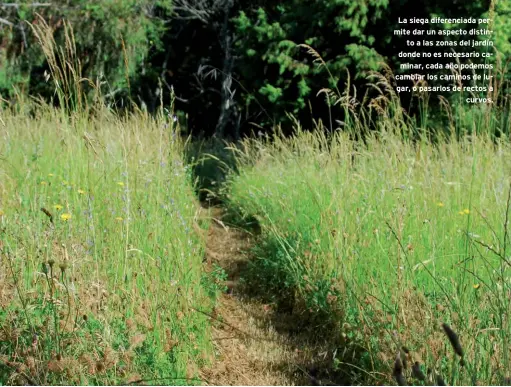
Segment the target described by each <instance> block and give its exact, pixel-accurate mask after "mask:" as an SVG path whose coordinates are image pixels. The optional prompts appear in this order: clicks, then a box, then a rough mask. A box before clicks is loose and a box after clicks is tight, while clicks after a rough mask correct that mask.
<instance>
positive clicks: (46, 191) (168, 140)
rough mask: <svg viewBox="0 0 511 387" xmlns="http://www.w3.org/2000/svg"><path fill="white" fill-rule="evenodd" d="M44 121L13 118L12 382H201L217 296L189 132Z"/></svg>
mask: <svg viewBox="0 0 511 387" xmlns="http://www.w3.org/2000/svg"><path fill="white" fill-rule="evenodd" d="M35 112H36V116H35V117H34V116H29V115H28V114H24V113H20V112H18V113H12V112H11V111H9V110H3V111H1V112H0V116H1V118H2V120H1V121H0V136H1V138H2V140H1V141H0V214H1V215H0V232H1V238H0V244H1V259H0V305H1V308H0V354H1V355H0V384H6V383H9V384H13V383H26V382H27V381H28V382H29V383H36V384H119V383H121V384H125V383H127V382H130V381H131V382H133V381H136V380H139V379H144V380H148V383H150V384H184V385H186V384H197V383H199V381H198V380H197V378H198V368H199V367H200V366H202V365H204V364H205V363H206V361H207V359H208V358H209V356H210V355H211V354H212V345H211V342H210V337H209V332H210V330H209V328H210V324H209V322H208V321H207V317H205V316H204V315H203V314H201V313H197V312H196V311H195V310H194V308H195V309H199V310H204V311H208V310H211V308H212V306H213V303H214V296H215V295H216V292H217V289H216V288H215V287H214V286H212V285H211V281H210V279H209V278H207V277H206V275H205V274H204V273H203V268H202V257H203V252H204V242H205V241H204V240H202V239H201V237H200V232H198V231H197V228H198V227H200V226H199V225H198V222H199V223H200V222H202V221H201V220H198V219H197V203H196V201H195V197H194V194H193V188H192V184H191V183H192V182H191V173H190V169H189V167H188V166H185V165H184V163H183V159H182V154H183V149H184V144H183V141H182V140H181V138H180V136H179V134H178V131H177V129H176V128H175V127H173V126H172V123H167V122H166V121H165V120H164V119H163V118H151V117H148V116H147V115H144V114H142V113H140V114H135V115H132V116H130V117H126V118H119V117H116V116H114V115H112V114H110V113H108V112H107V111H106V109H105V110H104V111H100V112H99V113H98V114H96V115H95V117H96V118H91V117H87V115H86V114H80V113H75V114H72V115H70V116H67V115H63V114H62V113H61V112H60V111H59V110H56V109H53V108H47V107H38V108H37V109H36V110H35ZM43 208H44V211H43V210H42V209H43ZM50 216H51V218H50ZM202 227H207V224H202Z"/></svg>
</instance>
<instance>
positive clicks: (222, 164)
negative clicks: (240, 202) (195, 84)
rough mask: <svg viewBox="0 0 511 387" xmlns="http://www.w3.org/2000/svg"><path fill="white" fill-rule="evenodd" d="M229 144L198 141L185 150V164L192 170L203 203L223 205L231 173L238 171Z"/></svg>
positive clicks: (205, 140)
mask: <svg viewBox="0 0 511 387" xmlns="http://www.w3.org/2000/svg"><path fill="white" fill-rule="evenodd" d="M227 147H228V144H227V143H226V142H225V141H222V140H219V139H215V138H212V139H197V140H195V141H192V142H190V143H188V144H187V145H186V147H185V150H184V158H185V163H186V164H187V165H189V166H190V167H191V169H192V178H193V181H194V185H195V193H196V195H197V197H198V198H199V200H200V201H201V202H202V203H206V204H207V205H208V206H210V205H218V204H222V202H223V200H224V196H223V189H224V184H225V181H226V177H227V175H228V173H229V171H236V160H235V158H234V153H233V151H232V150H229V149H227Z"/></svg>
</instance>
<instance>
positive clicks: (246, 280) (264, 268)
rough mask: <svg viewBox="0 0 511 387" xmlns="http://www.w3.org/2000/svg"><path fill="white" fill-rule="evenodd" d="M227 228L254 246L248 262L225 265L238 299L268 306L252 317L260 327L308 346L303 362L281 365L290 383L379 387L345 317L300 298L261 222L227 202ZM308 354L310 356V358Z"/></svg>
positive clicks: (224, 217)
mask: <svg viewBox="0 0 511 387" xmlns="http://www.w3.org/2000/svg"><path fill="white" fill-rule="evenodd" d="M220 220H221V221H222V223H223V224H224V225H225V226H228V227H232V228H237V229H242V230H244V232H246V235H247V237H250V239H251V240H252V242H251V243H250V244H249V246H248V247H247V248H246V249H245V251H244V256H245V257H248V259H239V260H237V261H236V262H233V264H227V265H225V266H224V270H225V271H226V274H227V277H228V280H229V281H231V282H236V283H237V286H236V293H235V295H236V296H237V297H238V298H239V299H242V300H249V301H251V302H255V303H256V304H261V305H267V306H269V312H268V313H267V314H265V315H259V314H258V313H254V314H253V316H252V317H253V318H254V319H255V320H256V321H257V323H258V324H259V325H260V326H264V327H265V328H267V329H268V328H270V327H271V329H274V330H275V331H276V332H278V333H279V334H280V335H281V336H282V337H285V341H286V342H288V343H289V344H290V346H291V347H293V348H306V351H305V352H306V353H307V356H306V357H303V358H301V359H300V361H299V362H297V363H293V364H291V367H290V363H285V364H282V367H281V370H282V371H284V370H290V369H294V370H295V371H294V372H293V374H292V375H288V376H289V378H290V380H294V381H295V383H298V384H300V385H311V384H312V385H354V384H375V380H374V379H368V378H367V375H368V373H367V372H364V371H363V370H367V369H371V367H370V360H369V357H368V354H367V353H366V351H365V350H364V348H363V346H362V343H360V342H358V341H357V340H356V338H354V337H351V338H350V337H347V336H346V335H343V334H342V323H343V313H342V312H341V313H340V314H337V315H333V314H331V313H330V314H329V313H327V312H325V311H321V310H317V309H316V310H315V309H312V308H309V307H308V306H307V305H306V303H305V301H304V299H303V297H301V296H300V295H299V292H298V289H297V287H296V286H295V285H294V284H293V281H292V279H291V278H290V276H289V274H288V272H287V271H286V270H285V269H283V268H282V266H281V265H280V264H279V263H278V262H279V257H278V254H279V249H278V245H277V244H276V242H274V241H272V240H270V239H268V238H266V237H265V236H264V234H263V233H261V228H260V226H259V224H258V222H257V219H256V218H254V217H252V216H244V215H243V213H242V212H241V211H240V210H239V209H237V208H233V207H229V202H228V201H225V202H224V203H223V212H222V215H221V219H220ZM309 354H310V355H309Z"/></svg>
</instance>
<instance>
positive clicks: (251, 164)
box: [226, 76, 511, 385]
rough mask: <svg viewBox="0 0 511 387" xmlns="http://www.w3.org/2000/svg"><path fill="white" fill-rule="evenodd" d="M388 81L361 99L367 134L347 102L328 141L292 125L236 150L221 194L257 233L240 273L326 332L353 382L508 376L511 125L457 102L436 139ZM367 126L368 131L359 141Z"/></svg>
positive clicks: (334, 357)
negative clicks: (251, 256) (287, 131)
mask: <svg viewBox="0 0 511 387" xmlns="http://www.w3.org/2000/svg"><path fill="white" fill-rule="evenodd" d="M385 82H386V81H385V78H384V77H383V76H380V77H379V78H378V85H379V88H380V90H382V94H381V95H380V97H377V98H375V99H374V100H373V101H369V107H370V108H371V106H372V107H373V108H376V109H375V110H373V113H374V112H376V115H377V118H376V119H371V120H372V121H371V122H370V123H371V125H374V126H376V128H377V129H376V130H375V131H372V132H369V131H368V130H367V129H368V127H369V126H368V125H369V120H370V119H369V118H368V117H374V115H372V113H371V112H369V113H367V114H366V112H365V111H362V112H361V113H360V114H356V113H354V112H353V113H352V112H351V111H349V112H348V113H349V117H350V120H349V121H348V120H346V122H351V123H348V124H345V127H344V128H343V131H342V132H341V131H336V132H335V133H333V134H332V135H330V136H326V135H325V134H324V133H325V131H324V130H323V128H322V127H321V124H319V127H318V128H317V129H316V130H314V131H312V132H307V131H303V130H302V129H301V128H300V127H299V125H298V124H297V128H296V133H295V135H293V136H291V137H289V138H284V137H282V136H280V135H279V134H278V133H277V134H275V135H274V136H273V137H271V138H268V139H246V140H245V141H243V142H242V143H241V144H239V145H237V146H232V147H231V148H230V149H231V150H232V152H233V153H234V154H235V155H236V157H237V171H238V172H237V173H232V174H231V176H230V178H229V179H228V180H229V185H228V187H227V194H226V197H227V202H228V204H229V206H231V207H232V208H235V209H238V210H240V211H241V212H242V213H244V214H246V215H247V216H248V215H251V216H255V217H256V218H257V219H258V220H259V223H260V225H261V227H262V230H263V234H262V238H261V242H260V245H259V247H258V248H257V250H256V251H255V254H256V256H257V259H256V260H255V261H254V263H253V268H252V271H251V272H252V274H251V275H250V276H249V278H248V279H247V280H248V281H251V282H253V283H256V284H257V286H259V287H260V288H264V289H266V293H267V294H269V295H270V298H273V299H274V301H275V302H277V303H281V304H284V303H286V302H289V300H290V299H291V300H292V303H293V314H295V315H296V317H297V318H305V316H306V317H307V321H309V323H310V322H313V323H314V324H315V327H316V328H314V329H315V331H316V332H321V333H317V335H318V337H323V338H324V337H328V339H329V340H331V343H332V345H331V348H332V350H331V352H330V353H329V354H328V356H330V360H331V363H332V367H333V368H337V369H338V370H339V372H341V373H343V374H344V375H349V376H350V378H351V380H352V381H353V383H358V382H361V383H369V384H383V383H391V382H392V380H391V378H392V377H393V376H394V378H396V379H397V381H398V383H401V382H404V381H403V379H399V378H400V377H401V376H403V378H405V379H406V378H408V382H411V381H412V380H413V376H414V375H415V376H416V377H417V375H419V372H418V370H421V372H423V373H424V374H426V371H428V372H427V380H424V381H417V383H419V384H423V383H430V384H435V383H437V384H438V383H439V381H438V380H437V379H436V377H437V376H438V377H440V378H444V379H445V381H446V382H447V383H450V384H475V383H476V382H477V383H484V384H490V385H493V384H502V383H504V384H505V383H506V381H507V380H508V378H509V356H510V353H509V339H510V337H511V336H510V333H511V332H510V329H511V327H510V325H509V312H510V310H509V297H510V294H511V287H510V277H509V266H510V257H509V251H510V250H509V249H510V247H511V246H510V243H511V238H510V236H509V232H508V229H509V223H508V219H509V206H510V200H509V198H510V196H509V195H510V192H511V185H510V183H511V181H510V179H509V176H510V173H511V144H510V142H509V139H508V138H507V136H504V135H502V133H508V128H507V125H508V123H506V122H505V121H499V120H498V119H496V117H498V116H501V113H500V112H499V111H497V108H495V109H494V111H493V112H491V117H494V118H495V119H489V120H484V119H483V118H484V117H487V116H488V114H480V115H479V117H480V118H481V119H480V120H470V119H468V116H469V115H471V114H472V115H474V114H476V115H477V114H478V112H479V110H481V112H483V111H484V110H486V108H484V109H470V110H468V109H465V113H464V115H462V114H461V113H457V114H456V115H451V116H450V117H449V119H450V128H451V130H448V131H446V133H447V134H446V135H443V134H442V132H441V131H437V133H439V134H438V135H436V136H435V137H434V138H433V137H432V136H431V134H430V133H431V131H429V130H428V129H427V128H422V127H417V126H416V125H414V122H413V120H411V119H410V117H407V116H406V115H405V114H403V113H401V111H402V110H401V107H400V104H399V100H398V98H397V96H396V95H395V94H393V92H392V91H391V88H390V87H385V86H386V84H385ZM387 85H388V84H387ZM341 99H342V98H339V100H340V102H341V104H342V100H341ZM344 100H345V101H347V100H348V98H344ZM445 106H447V105H445ZM347 110H349V107H347ZM459 111H463V109H459ZM486 113H487V112H486ZM491 117H490V118H491ZM485 123H486V126H483V125H484V124H485ZM476 125H477V127H476ZM364 128H365V129H366V130H364V131H363V132H364V133H370V134H368V135H366V136H365V138H364V140H363V141H362V140H355V139H354V138H356V136H353V133H360V132H361V129H364ZM495 133H500V135H499V137H496V136H494V134H495ZM361 137H363V136H359V137H358V138H361ZM311 318H312V320H311ZM442 324H448V325H447V327H448V329H447V330H446V329H445V328H442ZM321 327H323V330H321ZM448 332H455V336H452V335H450V334H448ZM453 337H456V338H457V340H458V338H459V340H460V341H461V345H462V348H463V356H459V355H458V354H457V353H458V352H459V351H458V350H459V348H458V347H456V346H453V347H452V348H451V344H452V343H453V341H452V340H451V339H452V338H453ZM450 342H451V343H450ZM458 344H459V342H458ZM403 347H404V348H405V349H404V350H403ZM453 349H454V351H453ZM396 354H397V355H396ZM396 356H397V357H396ZM460 358H462V359H460ZM402 363H405V365H406V363H408V368H406V367H405V368H404V369H405V371H406V372H404V373H403V372H402V370H403V365H402ZM400 364H401V365H400ZM410 364H414V368H415V371H414V370H413V369H412V367H410ZM423 376H425V375H423ZM425 377H426V376H425ZM418 379H421V378H420V377H419V378H418Z"/></svg>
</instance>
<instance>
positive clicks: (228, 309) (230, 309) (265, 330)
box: [201, 208, 314, 385]
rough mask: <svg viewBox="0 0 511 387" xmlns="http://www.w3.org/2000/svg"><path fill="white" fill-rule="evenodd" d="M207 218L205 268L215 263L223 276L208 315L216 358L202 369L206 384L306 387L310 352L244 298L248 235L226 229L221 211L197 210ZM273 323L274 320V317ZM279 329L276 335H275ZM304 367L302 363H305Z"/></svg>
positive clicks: (260, 306) (260, 307)
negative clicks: (242, 279)
mask: <svg viewBox="0 0 511 387" xmlns="http://www.w3.org/2000/svg"><path fill="white" fill-rule="evenodd" d="M201 211H202V213H203V216H208V211H209V216H211V217H212V221H211V224H210V229H209V232H208V236H207V247H206V263H205V264H206V265H208V269H212V268H213V267H214V265H215V264H216V265H219V266H220V267H222V268H223V269H224V270H225V271H226V273H227V274H228V280H227V282H226V285H227V286H228V288H229V290H228V291H227V292H226V293H223V294H222V295H221V296H220V298H219V300H218V303H217V307H216V309H215V311H214V315H213V316H212V317H213V318H212V319H211V320H212V326H213V328H212V329H213V342H214V346H215V352H216V355H217V356H216V359H215V361H214V362H213V364H212V365H211V366H209V367H208V368H207V369H203V370H202V371H201V373H202V376H203V378H204V380H205V381H206V382H207V383H209V384H210V385H295V384H300V385H303V384H311V383H314V381H313V380H311V378H310V375H308V372H307V371H306V370H304V369H303V367H301V366H300V365H299V364H304V359H305V358H306V357H309V358H310V353H308V351H307V350H306V349H304V348H303V347H306V346H305V345H304V346H302V348H300V345H296V344H293V343H292V341H296V340H294V339H292V337H291V336H290V335H289V334H288V333H287V332H285V328H284V332H283V331H282V330H283V328H282V326H277V327H276V326H275V325H281V324H279V323H278V322H277V323H275V320H276V319H275V317H276V316H275V315H274V314H273V311H272V310H271V306H270V305H265V304H262V303H261V302H258V301H256V300H253V299H249V298H248V297H246V296H244V294H243V291H242V288H241V286H240V282H239V280H240V271H241V270H242V269H243V267H244V266H245V265H246V264H247V262H248V259H249V253H248V249H249V248H250V246H251V245H252V243H253V242H254V237H253V236H252V235H250V233H248V232H246V231H243V230H240V229H235V228H232V227H228V226H226V225H225V224H224V223H223V222H222V215H223V213H224V212H223V210H222V209H221V208H210V209H204V208H203V209H201ZM277 320H278V319H277ZM277 330H278V332H277ZM305 363H307V362H305Z"/></svg>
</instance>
